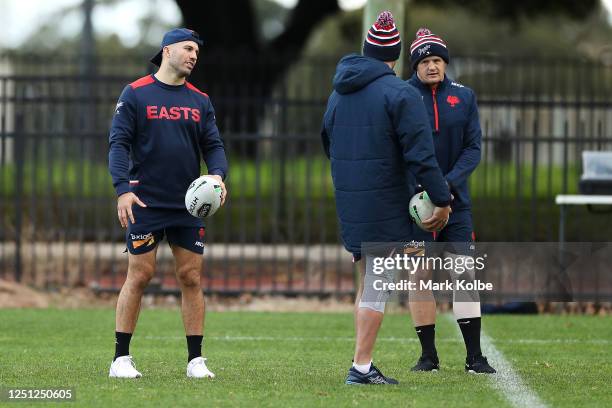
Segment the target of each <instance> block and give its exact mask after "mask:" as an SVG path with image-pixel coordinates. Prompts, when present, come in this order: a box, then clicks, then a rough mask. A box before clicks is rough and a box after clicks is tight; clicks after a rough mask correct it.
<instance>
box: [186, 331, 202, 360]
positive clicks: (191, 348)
mask: <svg viewBox="0 0 612 408" xmlns="http://www.w3.org/2000/svg"><path fill="white" fill-rule="evenodd" d="M203 338H204V336H187V352H188V353H189V356H188V357H187V362H190V361H191V360H193V359H194V358H197V357H202V339H203Z"/></svg>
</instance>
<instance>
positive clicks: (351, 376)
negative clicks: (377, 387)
mask: <svg viewBox="0 0 612 408" xmlns="http://www.w3.org/2000/svg"><path fill="white" fill-rule="evenodd" d="M345 383H346V384H350V385H366V384H397V383H398V382H397V380H396V379H394V378H390V377H385V376H384V375H383V373H381V372H380V370H379V369H378V368H376V367H375V366H374V364H372V366H371V367H370V371H369V372H368V373H367V374H361V373H360V372H359V371H357V369H355V367H351V368H350V369H349V371H348V375H347V377H346V381H345Z"/></svg>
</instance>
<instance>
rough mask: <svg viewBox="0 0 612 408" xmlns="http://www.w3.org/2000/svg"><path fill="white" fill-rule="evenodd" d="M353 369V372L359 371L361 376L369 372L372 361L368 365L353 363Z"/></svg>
mask: <svg viewBox="0 0 612 408" xmlns="http://www.w3.org/2000/svg"><path fill="white" fill-rule="evenodd" d="M353 367H355V370H357V371H359V372H360V373H361V374H367V373H369V372H370V368H371V367H372V361H370V362H369V363H368V364H356V363H353Z"/></svg>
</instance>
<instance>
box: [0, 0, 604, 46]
mask: <svg viewBox="0 0 612 408" xmlns="http://www.w3.org/2000/svg"><path fill="white" fill-rule="evenodd" d="M275 1H277V2H278V3H282V4H284V5H286V6H288V7H292V6H294V5H295V4H296V3H297V0H275ZM81 2H82V0H52V1H49V0H0V10H1V11H2V12H1V13H0V47H7V46H9V47H15V46H18V45H19V44H21V43H22V42H23V41H24V40H25V39H26V38H27V37H28V36H29V35H30V34H32V33H33V32H34V31H35V30H36V29H37V28H38V27H39V26H40V25H41V24H43V23H45V22H47V21H49V20H50V19H57V20H59V21H60V22H61V24H62V27H61V32H62V33H63V34H66V35H75V34H76V33H77V32H78V31H79V30H80V28H81V24H82V21H81V15H80V14H78V13H69V14H68V15H67V16H64V17H62V16H61V15H60V14H59V13H61V10H65V9H66V8H67V7H76V6H77V5H78V4H80V3H81ZM365 2H366V0H340V1H339V3H340V6H341V7H342V8H344V9H354V8H358V7H361V6H363V5H364V4H365ZM603 2H604V4H605V6H606V8H607V9H608V11H609V12H610V11H611V10H612V0H603ZM150 4H151V3H150V1H149V0H124V1H121V2H119V3H118V4H117V5H115V6H108V7H104V6H97V7H96V8H95V9H94V27H95V29H96V32H98V33H100V34H110V33H117V34H118V35H119V36H120V38H121V40H122V41H123V42H124V43H125V44H126V45H128V46H129V45H134V44H135V43H136V42H137V41H138V39H139V36H138V26H137V25H136V24H135V23H136V22H137V21H138V20H139V18H140V17H142V16H143V15H145V14H146V13H147V11H148V6H149V5H150ZM157 7H158V9H159V16H160V17H161V18H162V19H163V21H164V22H167V23H168V24H170V25H178V24H179V23H180V12H179V10H178V7H177V6H176V3H175V2H174V1H173V0H157ZM610 18H611V22H612V13H611V14H610Z"/></svg>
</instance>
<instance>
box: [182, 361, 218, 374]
mask: <svg viewBox="0 0 612 408" xmlns="http://www.w3.org/2000/svg"><path fill="white" fill-rule="evenodd" d="M187 377H193V378H215V374H213V372H212V371H210V370H209V369H208V367H206V359H205V358H203V357H196V358H194V359H193V360H191V361H190V362H189V364H187Z"/></svg>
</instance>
